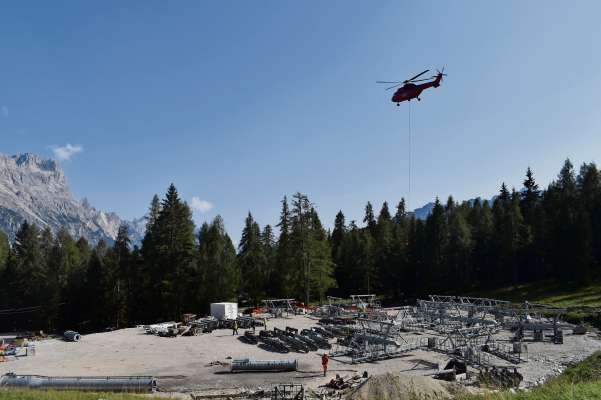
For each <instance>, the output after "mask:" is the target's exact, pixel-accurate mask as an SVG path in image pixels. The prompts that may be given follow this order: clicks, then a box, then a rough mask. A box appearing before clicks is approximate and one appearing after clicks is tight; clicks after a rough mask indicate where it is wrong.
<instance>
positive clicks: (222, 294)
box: [198, 215, 240, 308]
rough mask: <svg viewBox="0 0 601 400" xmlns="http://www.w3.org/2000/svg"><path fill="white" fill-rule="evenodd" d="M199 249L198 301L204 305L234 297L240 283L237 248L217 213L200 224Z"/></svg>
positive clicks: (236, 295) (236, 294) (235, 297)
mask: <svg viewBox="0 0 601 400" xmlns="http://www.w3.org/2000/svg"><path fill="white" fill-rule="evenodd" d="M198 250H199V254H198V267H199V271H200V273H201V277H202V281H201V284H200V288H201V292H200V293H199V294H200V296H201V299H200V300H201V301H200V303H201V305H202V306H203V307H205V308H206V307H207V306H208V304H209V303H212V302H219V301H232V300H236V299H237V298H238V293H239V284H240V274H239V271H238V267H237V264H236V250H235V248H234V244H233V243H232V240H231V239H230V237H229V235H228V234H227V233H226V232H225V228H224V225H223V219H222V218H221V216H220V215H217V216H216V217H215V218H214V219H213V221H212V222H211V224H210V225H207V224H206V223H205V224H203V226H202V227H201V229H200V234H199V249H198Z"/></svg>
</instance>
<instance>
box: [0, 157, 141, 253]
mask: <svg viewBox="0 0 601 400" xmlns="http://www.w3.org/2000/svg"><path fill="white" fill-rule="evenodd" d="M24 221H28V222H29V223H33V224H35V225H37V226H38V227H40V228H42V229H44V228H45V227H50V229H51V230H52V231H53V232H57V231H58V230H59V229H60V228H61V227H65V228H66V229H67V231H68V232H69V233H70V234H71V235H72V236H73V237H76V238H79V237H84V238H85V239H86V240H88V241H89V242H90V243H92V244H96V243H98V242H99V241H100V240H105V241H108V242H112V241H113V240H114V239H115V237H116V236H117V231H118V229H119V226H120V225H121V224H122V223H123V224H126V225H127V226H128V227H129V234H130V238H131V240H132V243H139V242H140V241H141V239H142V236H143V234H144V232H143V230H142V229H141V228H143V225H144V224H143V218H140V219H135V220H133V221H127V220H123V219H121V218H120V217H119V216H118V215H117V214H116V213H114V212H104V211H100V210H97V209H96V208H94V207H93V206H92V205H90V203H89V202H88V200H87V199H86V198H83V199H82V200H81V201H79V200H77V199H75V198H74V197H73V195H72V194H71V191H70V190H69V186H68V183H67V180H66V178H65V173H64V171H63V170H62V169H61V167H60V165H59V163H58V162H57V161H55V160H52V159H47V158H43V157H41V156H39V155H37V154H33V153H20V154H16V155H12V156H10V155H5V154H0V229H2V230H3V231H4V232H5V233H6V234H7V235H8V236H9V238H10V239H11V240H13V239H14V237H15V235H16V233H17V231H18V229H19V227H20V226H21V224H22V223H23V222H24Z"/></svg>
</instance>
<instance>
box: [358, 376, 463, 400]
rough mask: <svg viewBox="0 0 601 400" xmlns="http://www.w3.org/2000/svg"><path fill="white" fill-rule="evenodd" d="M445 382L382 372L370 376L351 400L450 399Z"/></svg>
mask: <svg viewBox="0 0 601 400" xmlns="http://www.w3.org/2000/svg"><path fill="white" fill-rule="evenodd" d="M451 397H452V395H451V393H449V390H448V388H447V385H446V382H441V381H437V380H434V379H432V378H429V377H425V376H408V375H393V374H390V373H388V374H384V375H376V376H372V377H370V378H369V379H368V380H367V382H365V384H364V385H363V386H361V387H360V388H359V390H357V391H356V392H355V393H353V394H352V395H351V396H350V397H349V399H351V400H372V399H381V400H439V399H450V398H451Z"/></svg>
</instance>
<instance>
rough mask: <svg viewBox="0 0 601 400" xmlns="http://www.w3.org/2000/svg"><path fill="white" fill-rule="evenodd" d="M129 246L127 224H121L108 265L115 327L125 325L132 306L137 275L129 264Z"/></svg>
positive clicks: (129, 316)
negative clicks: (109, 264)
mask: <svg viewBox="0 0 601 400" xmlns="http://www.w3.org/2000/svg"><path fill="white" fill-rule="evenodd" d="M130 246H131V240H130V239H129V234H128V228H127V225H124V224H122V225H121V226H119V230H118V231H117V237H116V238H115V243H114V244H113V248H112V251H111V259H112V260H111V266H110V268H111V271H110V277H111V278H110V279H111V294H112V296H111V298H112V300H113V307H112V311H113V312H112V314H113V323H114V326H115V327H117V328H119V327H122V326H124V325H127V323H128V321H129V320H130V318H131V317H132V315H131V312H132V309H133V307H134V304H133V300H134V299H133V298H132V294H133V290H134V280H135V279H136V278H137V276H136V275H135V273H134V271H132V268H131V267H132V265H131V264H130V261H131V260H130V256H131V253H130ZM131 319H133V318H131Z"/></svg>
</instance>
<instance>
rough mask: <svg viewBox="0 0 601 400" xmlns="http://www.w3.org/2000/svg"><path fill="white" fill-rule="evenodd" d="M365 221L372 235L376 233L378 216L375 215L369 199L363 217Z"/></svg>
mask: <svg viewBox="0 0 601 400" xmlns="http://www.w3.org/2000/svg"><path fill="white" fill-rule="evenodd" d="M363 223H364V224H365V225H366V227H367V229H368V230H369V231H370V232H371V234H372V235H375V234H376V226H377V223H376V218H375V217H374V208H373V206H372V205H371V203H370V202H369V201H368V202H367V204H366V205H365V216H364V217H363Z"/></svg>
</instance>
